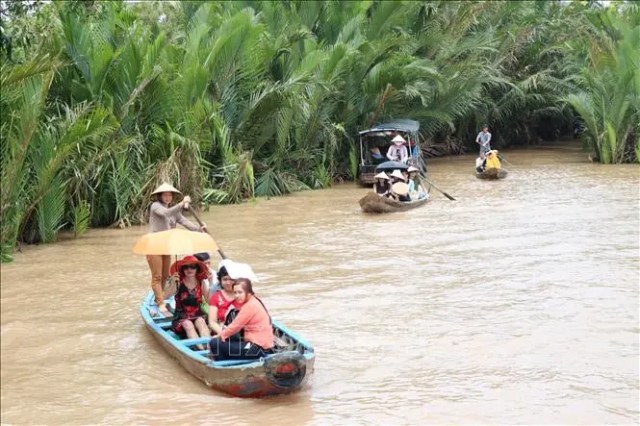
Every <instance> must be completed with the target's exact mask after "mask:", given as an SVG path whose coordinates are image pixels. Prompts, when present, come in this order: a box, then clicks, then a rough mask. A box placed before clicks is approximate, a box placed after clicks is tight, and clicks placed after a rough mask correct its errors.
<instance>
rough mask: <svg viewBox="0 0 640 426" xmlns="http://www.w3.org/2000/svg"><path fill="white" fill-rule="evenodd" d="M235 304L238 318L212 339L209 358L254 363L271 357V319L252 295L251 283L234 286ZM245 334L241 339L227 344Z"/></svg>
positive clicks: (237, 282) (244, 279)
mask: <svg viewBox="0 0 640 426" xmlns="http://www.w3.org/2000/svg"><path fill="white" fill-rule="evenodd" d="M233 292H234V293H235V295H236V301H237V302H239V303H242V307H241V308H240V312H239V313H238V316H237V317H236V318H235V319H234V320H233V322H232V323H231V324H229V326H227V327H225V328H223V329H222V332H221V333H220V335H219V336H218V337H215V338H213V339H211V341H210V342H209V348H210V350H211V355H213V357H214V358H215V359H216V360H217V361H222V360H225V359H257V358H262V357H264V356H266V355H269V354H271V353H273V339H274V337H273V326H272V324H271V316H270V315H269V312H268V311H267V308H266V307H265V306H264V304H263V303H262V301H261V300H260V299H258V297H257V296H256V295H255V293H254V292H253V287H252V285H251V280H248V279H246V278H240V279H238V280H236V282H235V283H234V285H233ZM240 330H243V331H244V336H243V339H242V340H240V341H237V340H228V339H229V337H230V336H233V335H234V334H236V333H238V332H239V331H240Z"/></svg>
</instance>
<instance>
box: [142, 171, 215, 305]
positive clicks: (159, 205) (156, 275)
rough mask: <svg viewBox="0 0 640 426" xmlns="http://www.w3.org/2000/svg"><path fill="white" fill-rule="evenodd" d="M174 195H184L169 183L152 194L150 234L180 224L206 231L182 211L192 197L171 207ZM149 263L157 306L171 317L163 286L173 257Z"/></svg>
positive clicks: (154, 258) (153, 257)
mask: <svg viewBox="0 0 640 426" xmlns="http://www.w3.org/2000/svg"><path fill="white" fill-rule="evenodd" d="M173 194H177V195H182V193H181V192H180V191H178V190H177V189H176V188H174V187H173V186H171V185H169V184H168V183H163V184H162V185H160V186H159V187H157V188H156V189H155V191H153V192H152V193H151V197H152V200H153V203H152V204H151V208H150V210H149V232H160V231H167V230H169V229H173V228H175V227H176V225H177V224H178V223H179V224H180V225H182V226H184V227H185V228H187V229H190V230H191V231H206V230H207V228H206V226H204V225H203V226H202V227H198V226H197V225H194V224H193V223H191V222H190V221H189V220H188V219H187V218H185V217H184V216H183V215H182V209H185V208H189V203H191V197H189V196H188V195H186V196H185V197H184V198H183V199H182V201H180V202H179V203H177V204H175V205H174V206H172V207H170V206H171V203H172V202H173ZM147 263H148V264H149V270H150V271H151V289H152V290H153V294H154V295H155V301H156V304H157V305H158V307H159V308H160V312H162V313H163V314H164V315H166V316H170V315H171V314H170V313H169V311H168V310H167V308H166V307H165V304H164V292H163V290H162V284H163V283H164V282H165V280H166V279H167V278H168V277H169V267H170V266H171V256H169V255H148V256H147Z"/></svg>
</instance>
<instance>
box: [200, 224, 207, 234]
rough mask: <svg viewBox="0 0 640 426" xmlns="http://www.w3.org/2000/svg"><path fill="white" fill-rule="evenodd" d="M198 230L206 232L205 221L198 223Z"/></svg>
mask: <svg viewBox="0 0 640 426" xmlns="http://www.w3.org/2000/svg"><path fill="white" fill-rule="evenodd" d="M200 232H204V233H207V224H206V223H204V222H202V223H201V224H200Z"/></svg>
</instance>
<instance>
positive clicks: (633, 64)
mask: <svg viewBox="0 0 640 426" xmlns="http://www.w3.org/2000/svg"><path fill="white" fill-rule="evenodd" d="M0 7H1V8H2V25H1V27H0V29H1V31H2V33H1V40H0V42H1V43H0V47H1V48H2V50H1V59H2V68H1V75H0V83H1V85H2V90H1V95H0V107H1V108H2V114H1V115H0V120H1V121H0V125H1V132H2V149H1V155H2V158H1V166H2V175H1V177H2V199H1V204H2V205H1V214H2V229H1V231H2V241H1V247H2V257H3V259H4V260H6V259H8V258H9V254H10V253H11V251H12V250H13V249H14V247H15V244H16V242H17V241H25V242H49V241H53V240H55V239H56V235H57V232H58V230H60V229H61V228H63V227H66V228H69V229H71V230H73V231H75V232H76V235H79V234H81V233H83V232H84V231H85V230H86V229H87V227H88V226H90V225H91V226H108V225H113V224H116V225H119V226H126V225H127V224H129V223H135V222H139V221H140V220H141V218H142V215H143V212H144V208H145V206H146V203H147V201H146V200H148V195H149V193H150V191H151V190H152V189H153V187H154V186H155V185H156V184H157V183H158V182H160V181H162V180H167V181H171V182H173V183H175V184H177V185H178V186H179V187H180V188H182V189H183V190H185V191H186V192H187V193H190V194H192V196H195V197H196V198H197V199H199V200H201V201H202V202H203V203H231V202H237V201H239V200H242V199H246V198H250V197H254V196H263V195H266V196H269V195H278V194H283V193H288V192H291V191H295V190H299V189H303V188H308V187H312V188H318V187H326V186H328V185H330V184H331V182H333V181H336V180H340V179H349V178H352V177H353V174H354V170H355V163H356V161H357V160H356V158H357V156H356V151H355V144H354V141H355V138H356V136H357V131H358V130H360V129H362V128H364V127H367V126H370V125H372V124H374V123H376V122H379V121H382V120H385V119H388V118H401V117H409V118H413V119H416V120H419V121H420V122H421V125H422V129H421V130H422V134H423V137H424V139H425V148H424V149H425V151H426V154H431V155H436V154H441V153H457V152H463V151H464V150H465V149H468V148H470V146H471V145H473V138H474V136H475V133H476V132H477V131H478V127H479V126H480V125H481V124H482V123H485V122H486V123H489V124H490V126H491V128H492V132H493V133H494V141H495V144H496V145H497V146H507V145H512V144H529V143H535V142H537V141H539V140H541V139H546V140H553V139H556V138H557V137H558V136H559V135H562V134H570V133H571V132H572V130H573V127H574V125H575V123H576V120H577V117H578V116H579V117H580V122H581V123H584V126H585V127H586V131H585V133H584V135H583V139H584V141H585V143H586V145H587V148H588V149H589V150H590V151H591V152H592V153H593V154H594V155H595V156H597V158H599V160H600V161H602V162H605V163H619V162H625V161H636V160H637V159H638V158H639V157H640V152H639V148H638V142H637V140H638V139H637V135H638V132H639V130H640V127H639V126H640V125H639V124H638V123H639V122H640V117H639V111H640V101H639V99H640V72H639V71H638V70H639V69H640V59H639V55H638V51H640V11H639V9H638V6H637V5H635V4H633V3H632V2H618V3H616V2H612V3H611V4H610V5H609V6H608V7H606V8H605V7H602V6H601V5H600V4H599V3H597V2H557V1H556V2H554V1H545V2H542V1H540V2H448V1H393V2H392V1H389V2H381V1H350V2H335V1H319V2H307V1H289V2H270V1H265V2H262V1H233V2H211V3H203V2H169V1H165V2H137V3H120V2H115V1H114V2H97V1H96V2H93V1H83V2H78V1H68V2H41V1H32V2H2V5H1V6H0ZM474 149H475V148H474Z"/></svg>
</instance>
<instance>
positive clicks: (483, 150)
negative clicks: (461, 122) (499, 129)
mask: <svg viewBox="0 0 640 426" xmlns="http://www.w3.org/2000/svg"><path fill="white" fill-rule="evenodd" d="M490 142H491V133H489V126H487V125H486V124H485V125H484V126H482V131H481V132H480V133H478V136H476V143H477V144H478V145H480V158H483V159H484V157H485V155H486V154H487V152H489V151H491V145H490Z"/></svg>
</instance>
